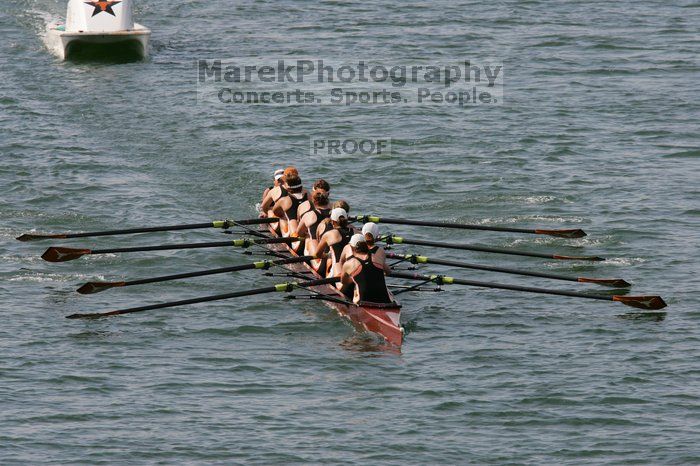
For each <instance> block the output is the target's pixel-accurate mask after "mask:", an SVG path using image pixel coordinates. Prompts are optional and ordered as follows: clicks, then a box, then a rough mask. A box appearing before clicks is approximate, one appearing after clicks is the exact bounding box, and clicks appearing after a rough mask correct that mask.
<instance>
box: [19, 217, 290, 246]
mask: <svg viewBox="0 0 700 466" xmlns="http://www.w3.org/2000/svg"><path fill="white" fill-rule="evenodd" d="M277 220H278V219H276V218H252V219H243V220H216V221H213V222H205V223H189V224H183V225H165V226H157V227H141V228H125V229H119V230H105V231H91V232H85V233H56V234H33V233H27V234H24V235H21V236H18V237H17V240H19V241H33V240H41V239H69V238H88V237H92V236H114V235H129V234H134V233H153V232H159V231H177V230H196V229H201V228H230V227H232V226H235V225H260V224H265V223H273V222H275V221H277Z"/></svg>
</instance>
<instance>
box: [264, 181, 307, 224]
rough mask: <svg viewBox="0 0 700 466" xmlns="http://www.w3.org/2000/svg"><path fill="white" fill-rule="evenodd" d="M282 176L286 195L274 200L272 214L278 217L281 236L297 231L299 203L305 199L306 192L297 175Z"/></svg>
mask: <svg viewBox="0 0 700 466" xmlns="http://www.w3.org/2000/svg"><path fill="white" fill-rule="evenodd" d="M284 178H285V181H284V189H285V190H286V191H287V195H286V196H284V197H282V198H280V199H279V200H278V201H277V202H275V205H274V206H273V207H272V214H273V215H274V216H275V217H277V218H279V219H280V222H279V223H280V230H281V232H282V236H289V235H290V233H291V232H295V231H297V227H298V220H297V211H298V209H299V204H301V203H302V202H305V201H306V200H307V198H308V193H307V192H306V191H305V190H304V187H303V186H302V184H301V178H299V177H298V176H293V175H289V176H285V177H284Z"/></svg>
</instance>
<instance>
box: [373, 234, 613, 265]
mask: <svg viewBox="0 0 700 466" xmlns="http://www.w3.org/2000/svg"><path fill="white" fill-rule="evenodd" d="M381 240H383V241H386V243H387V244H413V245H416V246H430V247H436V248H445V249H461V250H465V251H477V252H489V253H495V254H508V255H512V256H526V257H541V258H543V259H556V260H588V261H603V260H605V259H604V258H602V257H596V256H564V255H559V254H543V253H539V252H527V251H518V250H513V249H503V248H492V247H486V246H476V245H472V244H452V243H438V242H435V241H424V240H417V239H407V238H403V237H401V236H395V235H390V236H387V237H383V238H381Z"/></svg>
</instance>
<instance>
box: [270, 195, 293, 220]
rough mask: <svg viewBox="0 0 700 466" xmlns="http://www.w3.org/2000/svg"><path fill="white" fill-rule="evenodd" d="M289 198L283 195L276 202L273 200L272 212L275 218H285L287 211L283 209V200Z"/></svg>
mask: <svg viewBox="0 0 700 466" xmlns="http://www.w3.org/2000/svg"><path fill="white" fill-rule="evenodd" d="M287 199H289V198H287V197H283V198H282V199H279V200H278V201H277V202H275V205H274V206H273V207H272V213H273V214H274V215H275V217H277V218H285V217H286V215H287V212H286V211H285V206H284V204H285V201H286V200H287Z"/></svg>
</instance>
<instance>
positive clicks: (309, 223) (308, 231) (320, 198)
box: [291, 190, 331, 272]
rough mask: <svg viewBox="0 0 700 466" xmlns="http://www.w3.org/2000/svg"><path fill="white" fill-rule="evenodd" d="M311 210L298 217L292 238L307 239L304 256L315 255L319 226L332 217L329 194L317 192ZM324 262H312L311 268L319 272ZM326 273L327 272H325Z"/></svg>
mask: <svg viewBox="0 0 700 466" xmlns="http://www.w3.org/2000/svg"><path fill="white" fill-rule="evenodd" d="M309 202H310V206H311V207H310V209H309V210H307V211H306V213H305V214H303V215H302V216H298V217H297V218H298V219H299V226H298V227H297V231H296V232H292V234H291V235H292V236H299V237H306V242H305V243H304V255H313V253H314V251H316V248H317V247H318V242H319V237H318V226H319V224H320V223H321V222H323V221H324V220H325V219H327V218H330V216H331V205H330V203H329V202H328V192H326V191H323V190H316V191H314V192H313V194H312V195H311V199H310V201H309ZM321 263H322V261H321V260H320V259H317V260H313V261H311V266H312V267H313V268H314V269H316V271H318V270H319V268H320V267H321ZM324 272H325V270H324Z"/></svg>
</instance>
